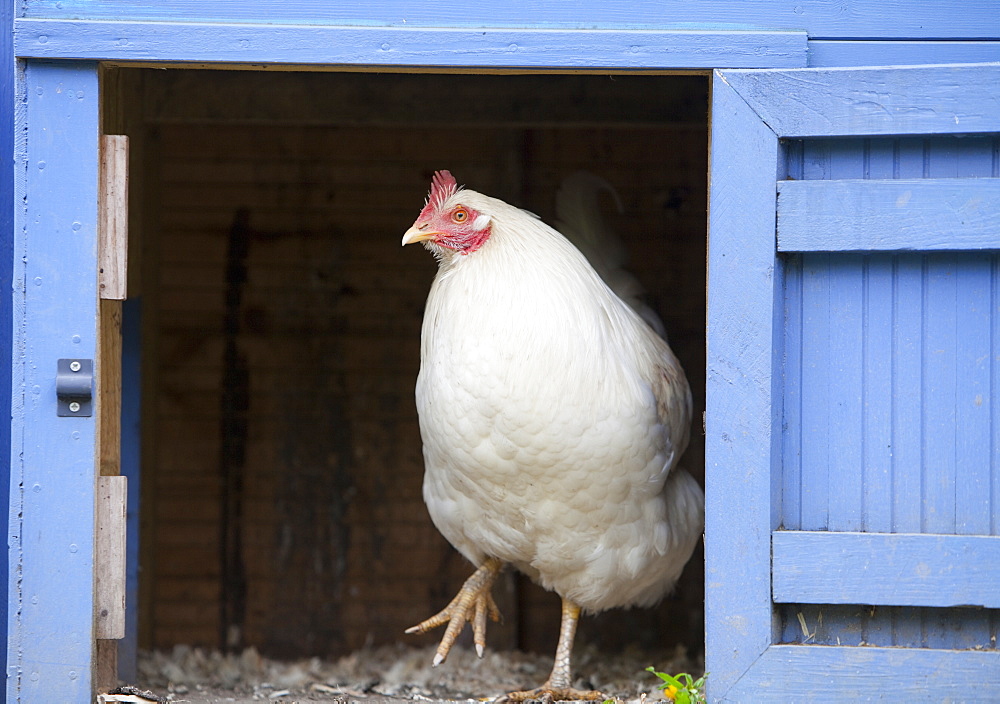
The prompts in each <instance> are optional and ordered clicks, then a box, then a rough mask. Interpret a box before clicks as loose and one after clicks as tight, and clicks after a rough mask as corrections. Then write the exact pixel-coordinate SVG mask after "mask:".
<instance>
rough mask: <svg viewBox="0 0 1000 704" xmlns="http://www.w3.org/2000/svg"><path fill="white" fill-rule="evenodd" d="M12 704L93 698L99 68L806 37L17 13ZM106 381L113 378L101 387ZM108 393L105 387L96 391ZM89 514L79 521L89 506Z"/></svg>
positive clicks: (472, 61)
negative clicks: (67, 376) (73, 407)
mask: <svg viewBox="0 0 1000 704" xmlns="http://www.w3.org/2000/svg"><path fill="white" fill-rule="evenodd" d="M13 26H14V32H13V50H14V55H15V57H16V58H17V59H19V60H20V63H19V68H20V70H19V71H18V73H17V81H16V85H15V91H16V98H22V99H23V100H24V106H23V109H22V107H21V106H20V104H18V107H17V109H16V110H15V116H14V117H15V119H14V127H15V133H16V134H18V135H20V137H19V138H18V139H19V141H18V142H17V144H16V146H15V151H16V153H15V158H16V161H17V164H18V169H17V171H16V173H15V178H14V181H15V183H14V192H15V202H16V203H18V204H20V203H22V202H23V203H24V207H23V208H21V207H20V206H19V207H18V208H16V209H15V213H14V215H15V223H14V225H15V226H14V256H13V259H14V263H13V277H12V278H13V283H14V291H15V297H14V310H13V326H12V327H13V328H14V330H15V332H14V334H13V339H12V348H13V365H12V370H13V371H12V374H13V380H12V389H13V394H14V395H13V403H12V424H11V431H12V440H11V448H10V449H11V465H10V486H11V487H12V489H13V488H17V491H13V490H12V492H11V496H10V515H11V517H12V519H11V522H10V533H9V535H10V543H11V548H10V553H9V554H10V567H9V575H10V576H9V581H8V584H9V591H8V599H7V604H8V611H9V618H8V631H7V644H8V658H7V671H8V673H9V675H8V681H7V699H8V701H12V702H13V701H21V700H22V699H28V700H32V701H42V700H46V701H48V700H52V701H55V700H59V701H66V702H71V701H72V702H85V701H90V700H91V694H92V688H93V685H94V675H95V673H94V663H95V645H94V643H95V634H96V633H97V631H96V630H95V619H94V613H93V604H94V597H95V584H94V568H93V565H94V559H95V539H96V534H97V531H96V529H95V510H94V505H95V498H96V494H97V475H98V471H97V469H96V467H97V464H99V462H100V458H99V457H95V447H96V446H97V443H98V437H97V436H98V433H99V427H98V423H97V422H96V419H97V418H96V415H95V416H94V417H91V418H57V417H56V416H55V410H54V407H55V393H54V376H55V368H54V360H55V359H58V358H63V357H80V358H87V359H96V358H97V355H98V354H99V336H100V318H101V316H100V314H99V306H98V291H97V285H98V281H97V277H96V276H95V273H96V271H97V268H98V266H99V264H98V259H97V257H98V244H97V217H98V210H97V207H98V206H97V203H98V193H97V182H98V177H97V176H98V159H99V134H100V113H101V110H100V99H101V96H100V94H99V92H100V84H99V79H98V74H99V68H100V63H99V62H107V63H108V64H117V65H131V66H135V65H164V62H171V64H170V65H173V66H179V65H188V66H199V67H210V66H211V67H215V68H220V67H225V68H251V67H256V68H259V67H260V66H262V65H267V66H270V67H276V68H282V69H308V70H386V69H387V68H388V69H390V70H414V69H417V70H439V71H440V70H464V71H468V70H472V71H477V72H479V71H481V72H489V71H500V72H512V71H513V72H518V71H521V72H525V71H539V72H550V73H551V72H560V71H572V72H579V71H590V72H600V73H608V72H612V71H625V72H628V71H643V72H651V71H652V72H660V73H671V72H678V71H680V72H691V71H705V70H707V69H711V68H713V67H717V66H747V67H750V66H752V67H773V66H804V65H805V64H806V39H807V37H806V33H805V32H803V31H785V30H779V31H774V30H764V29H760V30H758V29H745V28H744V29H739V30H721V29H705V30H699V29H683V30H675V29H664V30H660V29H650V30H638V31H637V30H611V29H608V30H601V29H597V30H574V31H566V30H561V29H521V28H513V29H512V28H498V29H491V28H486V29H482V28H475V29H471V28H454V27H446V28H426V27H424V28H407V27H368V26H356V27H345V26H304V25H244V24H241V25H232V24H212V23H184V22H151V21H135V22H129V21H109V22H102V21H97V22H95V21H79V20H51V19H39V18H24V17H15V18H14V19H13ZM98 383H99V382H98ZM95 391H96V388H95ZM77 509H78V510H77Z"/></svg>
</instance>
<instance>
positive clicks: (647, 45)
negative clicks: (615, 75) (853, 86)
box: [14, 19, 806, 69]
mask: <svg viewBox="0 0 1000 704" xmlns="http://www.w3.org/2000/svg"><path fill="white" fill-rule="evenodd" d="M14 51H15V53H16V55H17V56H20V57H25V58H46V59H52V58H72V59H81V58H82V59H94V60H114V61H157V62H181V61H184V62H223V63H242V64H292V65H297V64H327V65H334V66H336V65H366V64H368V65H389V66H437V67H474V66H481V67H504V68H544V67H563V68H577V69H601V68H607V67H615V68H632V69H657V68H702V69H707V68H713V67H719V66H723V67H730V66H750V67H779V66H788V67H794V66H805V65H806V34H805V32H793V31H775V30H742V29H733V30H715V29H632V30H630V29H580V30H575V31H566V30H563V29H536V28H529V29H497V28H488V29H469V28H454V27H444V28H418V27H409V26H407V27H345V26H325V25H311V26H310V25H251V24H205V23H194V22H146V23H138V22H93V21H73V20H36V19H18V20H15V23H14Z"/></svg>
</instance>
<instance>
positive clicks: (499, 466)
mask: <svg viewBox="0 0 1000 704" xmlns="http://www.w3.org/2000/svg"><path fill="white" fill-rule="evenodd" d="M417 241H421V242H423V243H424V244H425V246H426V247H427V248H428V249H429V250H430V251H431V252H432V253H434V255H435V256H436V257H437V258H438V260H439V264H440V267H439V271H438V274H437V276H436V277H435V279H434V283H433V285H432V287H431V291H430V294H429V295H428V298H427V308H426V311H425V314H424V322H423V331H422V340H421V368H420V375H419V377H418V378H417V387H416V400H417V410H418V412H419V416H420V431H421V435H422V438H423V443H424V462H425V476H424V499H425V501H426V503H427V507H428V510H429V512H430V515H431V518H432V519H433V521H434V524H435V525H436V526H437V528H438V529H439V530H440V531H441V533H442V534H443V535H444V536H445V538H447V539H448V541H449V542H451V544H452V545H454V546H455V547H456V548H457V549H458V550H459V551H460V552H461V553H462V554H463V555H464V556H465V557H466V558H468V559H469V560H470V561H471V562H472V563H473V564H475V565H477V566H478V569H477V571H476V572H475V573H474V574H473V576H472V577H470V578H469V580H468V581H467V582H466V583H465V585H464V586H463V588H462V590H461V591H460V592H459V595H458V596H457V597H456V598H455V599H454V600H453V601H452V603H451V604H449V605H448V607H446V608H445V609H444V610H443V611H441V612H440V613H439V614H437V615H436V616H434V617H432V618H430V619H428V620H426V621H424V622H423V623H421V624H419V625H418V626H415V627H414V628H412V629H410V630H409V632H424V631H427V630H429V629H431V628H433V627H436V626H438V625H442V624H444V623H448V629H447V631H446V633H445V636H444V638H443V639H442V641H441V645H440V646H439V648H438V652H437V655H436V657H435V664H437V663H439V662H441V661H442V660H443V659H444V658H445V656H446V655H447V653H448V651H449V649H450V648H451V646H452V644H453V642H454V640H455V637H456V636H457V635H458V633H459V632H460V631H461V629H462V627H463V626H464V624H465V622H466V621H469V622H471V623H472V626H473V632H474V640H475V642H476V646H477V650H479V652H480V654H482V649H483V647H484V645H485V623H486V617H487V615H491V616H493V617H494V618H495V617H496V616H497V612H496V606H495V605H494V604H493V600H492V597H491V596H490V588H491V586H492V583H493V581H494V579H495V577H496V575H497V574H498V573H499V571H500V570H501V569H502V567H503V565H504V564H507V563H509V564H511V565H513V566H514V567H515V568H517V569H518V570H520V571H522V572H523V573H525V574H526V575H528V576H529V577H530V578H531V579H532V580H534V581H535V582H537V583H538V584H540V585H541V586H543V587H545V588H546V589H550V590H552V591H555V592H556V593H557V594H559V595H560V596H561V597H562V599H563V624H562V629H561V632H560V639H559V647H558V649H557V652H556V661H555V666H554V667H553V670H552V674H551V675H550V677H549V679H548V681H546V683H545V684H544V685H542V687H539V688H537V689H534V690H528V691H521V692H512V693H510V694H509V695H508V697H509V698H510V699H512V700H525V699H529V698H537V697H539V696H542V695H544V694H549V695H551V696H552V697H554V698H556V699H573V698H577V699H579V698H584V699H595V698H598V697H600V696H601V695H600V693H598V692H585V691H578V690H573V689H572V688H571V687H570V683H571V680H570V651H571V649H572V642H573V636H574V634H575V629H576V623H577V619H578V617H579V614H580V610H581V609H583V610H584V611H588V612H598V611H603V610H605V609H610V608H614V607H628V606H649V605H652V604H654V603H655V602H656V601H657V600H659V599H660V598H661V597H662V596H663V595H664V594H665V593H666V592H667V591H668V590H669V589H671V587H672V586H673V584H674V582H675V581H676V580H677V578H678V576H679V575H680V573H681V570H682V569H683V567H684V564H685V563H686V562H687V560H688V558H689V557H690V556H691V552H692V551H693V549H694V546H695V544H696V542H697V540H698V538H699V537H700V535H701V532H702V526H703V508H704V495H703V493H702V490H701V488H700V487H699V486H698V484H697V483H696V482H695V481H694V479H693V478H692V477H691V476H690V475H689V474H688V473H687V472H684V471H682V470H676V469H675V465H676V464H677V460H678V459H679V457H680V455H681V453H682V452H683V451H684V449H685V448H686V446H687V443H688V437H689V426H690V417H691V393H690V390H689V388H688V384H687V380H686V379H685V377H684V373H683V371H682V370H681V367H680V364H679V363H678V361H677V359H676V357H674V355H673V353H672V352H671V350H670V348H669V347H668V346H667V343H666V342H665V341H664V340H663V339H662V338H661V337H660V336H659V335H657V334H656V333H655V332H654V331H653V330H652V329H651V328H650V326H649V325H648V324H647V323H646V322H645V321H644V320H643V318H642V317H640V315H638V314H637V313H636V312H635V311H634V310H633V309H632V308H631V307H630V306H629V305H627V304H626V303H624V302H623V301H622V299H621V298H619V296H618V295H616V294H615V293H614V291H612V290H611V289H610V288H609V287H608V286H607V285H606V284H605V283H604V281H603V280H602V279H601V277H600V276H599V275H598V273H597V272H595V270H594V267H592V266H591V264H590V263H588V261H587V259H586V258H585V257H584V256H583V255H582V254H581V253H580V251H579V250H578V249H577V248H576V247H574V246H573V245H572V244H570V242H568V241H567V240H566V238H565V237H563V236H562V235H560V234H559V233H558V232H556V231H555V230H554V229H552V228H550V227H548V226H547V225H545V224H544V223H543V222H541V220H539V219H537V218H536V217H534V216H533V215H531V214H529V213H526V212H525V211H522V210H520V209H518V208H515V207H513V206H510V205H508V204H506V203H504V202H503V201H500V200H497V199H495V198H490V197H488V196H485V195H482V194H480V193H476V192H475V191H470V190H461V189H459V188H458V187H457V184H456V182H455V180H454V178H452V176H451V174H450V173H448V172H447V171H441V172H438V173H437V174H435V177H434V181H433V184H432V187H431V192H430V196H429V198H428V201H427V204H426V205H425V207H424V209H423V211H422V212H421V213H420V216H419V217H418V218H417V221H416V222H415V223H414V225H413V227H411V228H410V229H409V230H408V231H407V233H406V235H405V236H404V237H403V244H404V245H405V244H409V243H411V242H417ZM606 275H607V274H606Z"/></svg>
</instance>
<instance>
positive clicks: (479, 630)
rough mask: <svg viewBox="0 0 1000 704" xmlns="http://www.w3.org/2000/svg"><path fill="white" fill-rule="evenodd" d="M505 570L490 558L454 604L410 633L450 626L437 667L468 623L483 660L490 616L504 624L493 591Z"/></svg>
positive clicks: (409, 629)
mask: <svg viewBox="0 0 1000 704" xmlns="http://www.w3.org/2000/svg"><path fill="white" fill-rule="evenodd" d="M502 569H503V563H502V562H501V561H500V560H498V559H497V558H495V557H490V558H487V560H486V561H485V562H484V563H483V564H482V565H480V567H479V569H477V570H476V571H475V572H473V573H472V576H471V577H469V578H468V579H467V580H465V584H463V585H462V588H461V590H459V592H458V594H457V595H456V596H455V598H454V599H452V600H451V603H450V604H448V605H447V606H446V607H444V609H442V610H441V611H439V612H438V613H436V614H435V615H433V616H431V617H430V618H429V619H427V620H426V621H421V622H420V623H418V624H417V625H416V626H413V627H412V628H407V629H406V632H407V633H426V632H427V631H429V630H431V629H432V628H437V627H438V626H440V625H443V624H445V623H447V624H448V628H446V629H445V632H444V636H443V637H442V638H441V644H440V645H438V649H437V652H436V653H435V654H434V662H433V664H434V666H435V667H437V666H438V665H440V664H441V663H443V662H444V660H445V658H446V657H448V652H449V651H450V650H451V646H453V645H454V644H455V639H456V638H458V634H459V633H461V632H462V628H464V627H465V623H466V621H468V622H469V623H471V624H472V639H473V641H474V642H475V644H476V654H478V655H479V657H483V651H484V650H485V648H486V616H487V615H489V617H490V618H491V619H493V620H494V621H499V620H500V609H498V608H497V605H496V602H494V601H493V594H492V593H491V590H492V589H493V582H494V581H495V580H496V578H497V575H498V574H500V570H502Z"/></svg>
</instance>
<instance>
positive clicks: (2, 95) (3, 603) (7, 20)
mask: <svg viewBox="0 0 1000 704" xmlns="http://www.w3.org/2000/svg"><path fill="white" fill-rule="evenodd" d="M13 21H14V6H13V4H12V3H9V2H5V3H3V4H2V5H0V76H2V78H0V155H2V158H0V165H2V169H3V171H2V173H4V174H7V177H6V178H2V179H0V282H2V285H0V350H3V356H2V357H0V419H2V420H0V507H4V508H6V509H8V510H9V507H10V489H11V472H10V466H11V461H12V460H13V459H14V458H13V455H12V447H11V423H10V422H8V421H9V419H10V418H11V417H12V416H11V411H12V409H11V399H12V394H11V395H8V394H7V390H8V389H11V390H13V388H12V385H11V381H12V379H11V367H12V365H13V362H14V359H13V352H14V344H13V342H14V341H13V333H14V306H13V298H14V296H15V295H18V294H20V295H22V296H23V291H20V292H17V293H15V284H14V202H15V201H14V180H13V179H12V178H10V176H11V175H12V174H13V171H14V104H15V103H14V86H15V85H16V83H17V79H16V76H15V72H14V52H13V47H12V45H11V38H12V33H11V30H12V29H13ZM2 515H4V516H6V518H7V524H8V526H10V523H11V521H12V519H15V518H16V517H15V516H13V515H11V514H10V513H8V511H4V512H3V514H2ZM9 534H10V529H9V527H8V535H9ZM9 549H10V542H9V541H8V544H7V550H3V549H0V628H2V632H0V662H2V663H4V665H5V666H6V663H7V633H8V632H9V630H8V627H7V620H8V616H9V610H8V600H7V597H8V594H9V590H10V581H11V580H12V579H13V575H12V574H11V572H10V570H9V569H8V568H9V564H10V563H9V555H8V550H9ZM5 670H6V668H5ZM0 691H2V690H0Z"/></svg>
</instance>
